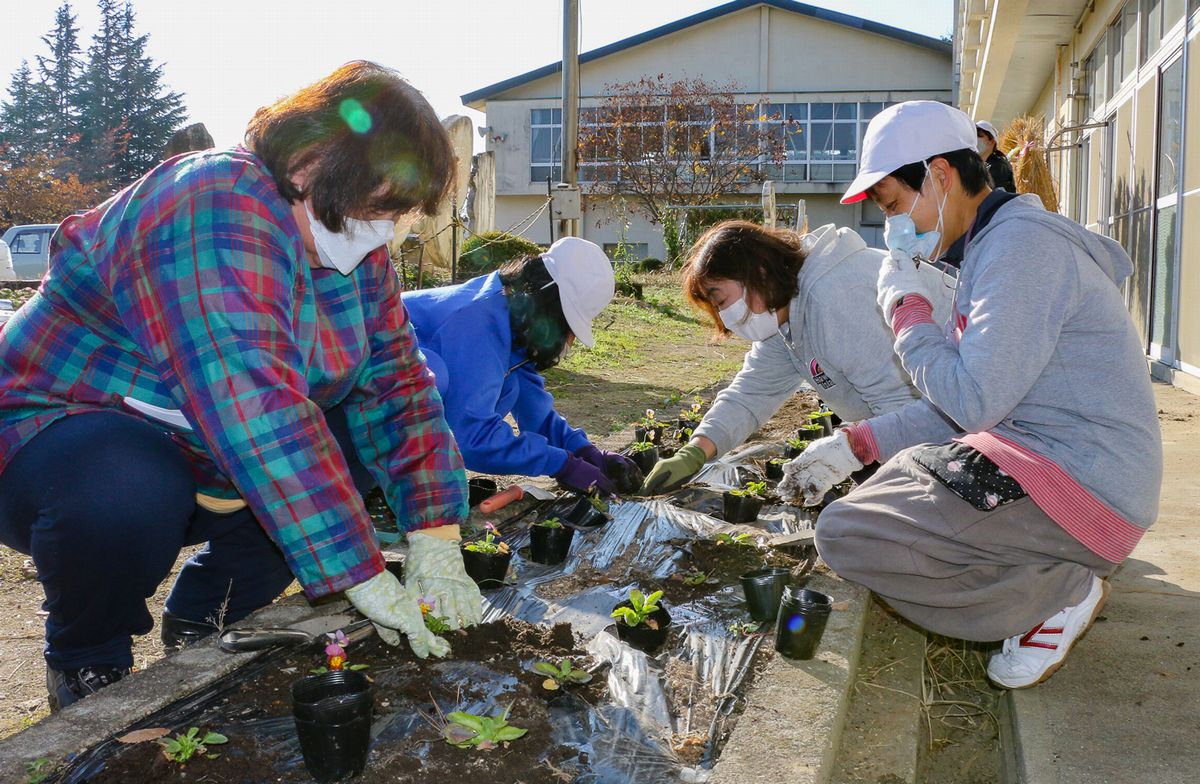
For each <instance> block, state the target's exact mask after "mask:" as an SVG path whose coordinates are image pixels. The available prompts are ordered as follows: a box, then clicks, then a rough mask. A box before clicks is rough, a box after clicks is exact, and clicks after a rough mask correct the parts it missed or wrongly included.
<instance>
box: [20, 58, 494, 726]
mask: <svg viewBox="0 0 1200 784" xmlns="http://www.w3.org/2000/svg"><path fill="white" fill-rule="evenodd" d="M453 171H454V151H453V148H452V147H451V145H450V139H449V137H448V135H447V134H446V131H445V130H444V129H443V127H442V125H441V122H440V121H439V120H438V116H437V114H436V113H435V112H434V110H433V109H432V107H430V105H429V103H428V102H427V101H426V100H425V98H424V97H422V96H421V94H420V93H419V92H417V90H415V89H414V88H413V87H412V86H411V85H409V84H408V83H407V82H405V81H404V80H403V79H401V78H400V77H399V76H398V75H397V74H396V73H394V72H393V71H390V70H388V69H385V68H382V67H380V66H378V65H375V64H373V63H367V62H353V63H349V64H347V65H345V66H342V67H341V68H339V69H337V70H336V71H334V72H333V73H332V74H330V75H329V76H326V77H325V78H323V79H321V80H320V81H318V82H316V83H315V84H312V85H310V86H308V87H305V88H303V89H301V90H300V91H299V92H297V93H296V94H294V95H291V96H288V97H286V98H283V99H281V100H280V101H278V102H277V103H275V104H274V105H272V106H270V107H268V108H264V109H260V110H259V112H258V113H257V114H256V115H255V116H254V118H253V119H252V120H251V121H250V124H249V127H248V128H247V132H246V141H245V146H239V147H236V148H233V149H228V150H210V151H205V152H199V153H191V154H186V155H181V156H178V157H175V158H171V159H170V160H167V161H165V162H164V163H162V164H160V165H159V166H157V167H156V168H155V169H153V170H152V171H150V172H149V173H148V174H146V175H145V176H144V177H142V178H141V179H140V180H138V181H137V182H135V183H133V184H132V185H130V186H129V187H127V188H125V189H124V190H123V191H121V192H120V193H118V194H117V195H116V196H114V197H112V198H111V199H110V200H108V201H107V202H105V203H104V204H102V205H100V206H99V207H96V208H95V209H93V210H91V211H89V212H87V213H85V214H83V215H79V216H73V217H70V218H68V219H67V220H66V221H64V222H63V224H62V226H61V227H60V228H59V229H58V231H57V232H56V233H55V235H54V239H53V242H52V250H51V255H50V267H49V271H48V272H47V273H46V277H45V278H44V279H43V281H42V285H41V289H40V290H39V292H38V293H37V294H36V295H35V296H34V297H33V298H32V299H31V300H30V301H29V302H28V303H27V304H26V305H25V307H23V308H22V309H21V310H20V311H19V312H18V313H17V314H16V315H15V316H14V317H13V318H12V320H11V321H9V323H8V324H6V325H5V327H4V329H3V331H0V542H3V543H4V544H5V545H7V546H9V547H12V548H14V549H15V550H17V551H19V552H22V553H25V554H27V555H30V556H31V557H32V559H33V563H34V565H35V566H36V567H37V572H38V580H39V581H41V583H42V586H43V588H44V589H45V592H46V602H45V604H44V607H45V609H46V610H47V612H48V615H47V618H46V647H45V657H46V664H47V686H48V689H49V692H50V706H51V708H52V709H53V710H57V709H59V708H61V707H63V706H65V705H69V704H71V703H73V702H76V701H77V700H79V699H81V698H83V697H85V696H87V695H88V694H91V693H93V692H95V691H96V690H98V689H101V688H103V687H105V686H108V685H109V684H111V683H113V682H115V681H118V680H120V679H121V678H122V677H124V676H125V675H126V674H128V673H129V671H130V667H131V666H132V664H133V659H132V655H131V652H130V651H131V639H132V636H133V635H140V634H146V633H147V632H149V631H150V629H151V628H152V627H153V620H152V618H151V616H150V613H149V612H148V611H147V608H146V599H147V598H148V597H150V596H152V595H153V594H154V592H155V590H156V589H157V588H158V585H159V583H160V582H161V581H162V580H163V578H164V577H166V576H167V575H168V574H169V573H170V571H171V569H172V567H173V565H174V564H175V561H176V558H177V557H178V555H179V551H180V549H181V548H182V547H183V546H185V545H191V544H199V543H203V542H206V543H207V544H206V546H205V548H204V549H203V550H202V551H201V552H200V553H199V554H198V555H196V556H195V557H193V558H192V559H191V560H189V561H188V562H187V563H186V565H185V566H184V567H183V569H182V571H181V572H180V574H179V577H178V579H177V580H176V582H175V585H174V587H173V588H172V590H171V593H170V595H169V596H168V598H167V601H166V611H165V612H164V614H163V633H164V642H167V643H168V644H181V643H183V642H186V641H188V640H189V639H195V638H197V637H199V636H202V635H204V634H207V633H211V632H212V631H214V630H215V628H216V624H217V623H218V622H222V623H232V622H235V621H237V620H240V619H241V618H243V617H245V616H246V615H248V614H249V613H250V612H252V611H253V610H255V609H257V608H259V607H262V606H263V605H266V604H269V603H270V602H271V601H272V600H273V599H275V597H276V596H278V595H279V594H280V593H281V592H282V591H283V590H284V588H286V587H287V585H288V584H289V583H290V582H291V581H292V580H293V579H296V580H299V582H300V585H301V587H302V588H303V589H304V592H305V594H306V595H307V596H308V597H309V598H312V599H316V598H320V597H323V596H327V595H329V594H335V593H338V592H342V591H344V592H345V594H346V596H347V598H349V600H350V601H351V602H352V603H353V604H354V606H355V607H357V608H358V609H359V610H360V611H361V612H362V613H363V614H364V615H366V616H367V617H368V618H370V619H371V620H372V621H374V622H375V625H376V627H377V628H378V630H379V634H380V636H381V637H382V638H383V639H384V640H385V641H386V642H388V643H390V644H393V645H396V644H398V643H399V640H400V633H403V634H404V635H406V636H407V637H408V642H409V645H410V646H411V647H412V650H413V652H414V653H415V654H416V655H417V656H428V655H429V654H434V655H437V656H442V655H445V654H446V653H447V652H448V650H449V646H448V644H447V643H446V641H445V640H443V639H441V638H440V637H437V636H435V635H433V634H431V633H430V632H429V631H428V630H427V629H426V628H425V625H424V623H423V619H422V616H421V610H420V608H419V606H418V604H417V597H418V596H423V595H428V596H432V597H434V599H435V601H436V603H437V604H438V612H439V615H445V616H446V617H447V619H448V620H449V623H450V624H451V625H452V626H459V625H465V624H471V623H477V622H478V621H479V619H480V616H481V612H482V607H481V598H480V595H479V591H478V589H477V588H476V587H475V584H474V583H473V582H472V581H471V579H470V578H469V577H468V576H467V575H466V572H465V570H464V568H463V564H462V556H461V554H460V551H459V547H458V544H457V539H458V524H459V523H460V522H461V521H462V520H464V519H465V517H466V511H467V502H466V499H467V492H466V474H465V472H464V470H463V466H462V460H461V459H460V457H459V454H458V450H457V449H456V448H455V446H454V441H453V438H452V437H451V434H450V430H449V428H448V427H447V426H446V422H445V419H444V418H443V415H442V404H441V400H440V399H439V397H438V394H437V391H436V389H435V388H434V385H433V381H432V380H431V379H430V378H429V374H428V371H427V369H426V368H425V365H424V363H422V362H421V357H420V354H419V352H418V350H417V344H416V340H415V338H414V336H413V332H412V327H411V325H410V324H409V321H408V317H407V315H406V313H405V310H404V306H403V303H402V301H401V299H400V283H399V279H398V277H397V275H396V272H395V270H394V269H393V267H392V264H391V260H390V258H389V255H388V251H387V248H386V247H385V246H386V244H387V242H388V240H389V239H390V237H391V236H392V234H393V232H394V231H395V226H396V224H397V223H398V222H399V223H402V224H405V225H407V224H408V223H410V222H411V221H412V220H413V219H414V218H415V217H416V216H417V215H419V214H422V213H424V214H433V213H434V212H435V211H436V209H437V207H438V205H439V203H440V202H441V201H442V199H443V196H444V194H445V193H446V191H447V189H448V188H449V187H450V185H451V182H452V180H453ZM363 466H365V467H366V469H367V470H365V471H362V470H361V469H362V468H363ZM356 468H357V469H359V470H360V471H361V473H363V474H364V475H366V476H367V477H368V479H367V481H369V482H371V483H378V484H379V485H380V486H381V487H382V489H383V491H384V494H385V496H386V497H387V500H388V503H389V505H390V506H391V508H392V509H393V511H394V512H395V513H396V517H397V522H398V525H399V526H401V528H402V529H404V530H407V531H409V532H410V533H409V534H408V543H409V557H408V561H407V563H406V576H407V581H408V583H407V585H401V584H400V582H399V581H398V580H397V579H396V578H395V577H394V576H393V575H392V574H391V572H388V571H386V570H385V569H384V560H383V556H382V555H381V553H380V550H379V544H378V542H377V540H376V538H375V533H374V529H373V527H372V525H371V519H370V517H369V516H368V514H367V510H366V508H365V506H364V504H363V499H362V495H361V492H362V491H363V490H364V489H365V488H364V487H362V486H356V484H355V481H354V479H353V478H352V477H353V473H352V472H354V471H355V469H356Z"/></svg>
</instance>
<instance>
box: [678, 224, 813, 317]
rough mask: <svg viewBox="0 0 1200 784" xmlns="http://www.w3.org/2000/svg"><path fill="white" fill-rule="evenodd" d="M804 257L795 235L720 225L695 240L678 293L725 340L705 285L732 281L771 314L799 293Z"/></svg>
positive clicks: (717, 313) (765, 229)
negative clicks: (798, 276) (762, 303)
mask: <svg viewBox="0 0 1200 784" xmlns="http://www.w3.org/2000/svg"><path fill="white" fill-rule="evenodd" d="M807 255H808V254H807V253H805V251H804V248H803V246H802V243H801V240H800V235H799V234H796V233H795V232H792V231H785V230H783V229H771V228H767V227H766V226H760V225H759V224H757V223H751V222H750V221H744V220H728V221H723V222H722V223H718V224H717V225H715V226H713V227H712V228H710V229H709V230H708V231H706V232H704V234H702V235H700V239H698V240H696V243H695V244H694V245H692V247H691V249H690V250H689V251H688V254H687V261H686V262H685V263H684V265H683V293H684V294H685V295H686V296H687V298H688V300H689V301H690V302H691V303H692V305H694V306H695V307H696V308H698V309H700V310H702V311H704V312H705V313H707V314H708V315H709V317H710V318H712V320H713V324H714V326H715V327H716V330H717V333H718V334H721V335H728V334H729V330H728V329H726V328H725V325H724V324H722V323H721V315H720V311H719V310H718V308H717V306H716V304H714V303H713V301H712V300H711V299H709V296H708V291H707V288H708V284H709V282H710V281H713V280H736V281H737V282H738V283H741V284H742V285H743V286H745V287H746V290H747V291H753V292H754V293H755V294H757V295H758V296H760V297H762V299H763V302H764V303H765V304H766V306H767V307H768V308H770V309H771V310H782V309H783V308H786V307H787V306H788V303H789V302H791V301H792V299H794V298H795V296H796V294H797V293H798V292H799V283H798V282H797V280H796V276H797V275H799V274H800V267H801V265H803V264H804V259H805V258H806V256H807Z"/></svg>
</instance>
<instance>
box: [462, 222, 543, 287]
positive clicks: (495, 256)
mask: <svg viewBox="0 0 1200 784" xmlns="http://www.w3.org/2000/svg"><path fill="white" fill-rule="evenodd" d="M541 252H542V247H541V246H540V245H538V244H537V243H536V242H530V241H529V240H527V239H525V238H524V237H518V236H516V235H514V234H506V233H505V232H502V231H485V232H484V233H483V234H472V235H471V236H470V237H468V238H467V240H466V242H464V243H463V245H462V252H460V253H459V254H458V274H459V278H460V279H461V278H464V277H475V276H477V275H484V274H487V273H489V272H494V271H495V270H497V269H499V268H500V266H501V265H502V264H504V263H506V262H509V261H512V260H513V259H519V258H521V257H522V256H536V255H538V254H540V253H541Z"/></svg>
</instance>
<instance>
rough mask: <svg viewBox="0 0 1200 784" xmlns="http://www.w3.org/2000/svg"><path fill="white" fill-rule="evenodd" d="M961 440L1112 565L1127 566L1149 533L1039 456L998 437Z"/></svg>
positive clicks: (989, 435) (972, 436) (975, 435)
mask: <svg viewBox="0 0 1200 784" xmlns="http://www.w3.org/2000/svg"><path fill="white" fill-rule="evenodd" d="M955 440H956V441H959V442H960V443H963V444H966V445H967V446H971V447H974V448H975V449H978V450H979V451H980V452H982V453H983V454H984V456H986V457H987V458H988V459H989V460H991V461H992V462H993V463H995V464H996V465H997V467H999V468H1000V470H1001V471H1003V472H1004V473H1006V474H1008V475H1009V476H1011V477H1012V478H1013V479H1016V480H1017V483H1018V484H1019V485H1021V488H1022V489H1023V490H1024V491H1025V492H1026V493H1029V497H1030V498H1031V499H1033V502H1034V503H1035V504H1037V505H1038V508H1039V509H1041V510H1042V511H1043V512H1045V513H1046V515H1047V516H1048V517H1049V518H1050V519H1051V520H1053V521H1054V522H1056V523H1058V524H1059V525H1060V526H1062V528H1063V530H1064V531H1066V532H1067V533H1069V534H1070V535H1071V536H1073V537H1075V539H1076V540H1077V541H1079V543H1080V544H1082V545H1083V546H1084V547H1086V548H1088V549H1089V550H1091V551H1092V552H1093V553H1095V554H1096V555H1098V556H1100V557H1101V558H1103V559H1104V560H1106V561H1111V562H1112V563H1120V562H1121V561H1123V560H1125V558H1126V557H1128V555H1129V554H1130V553H1132V552H1133V548H1134V547H1136V546H1137V543H1138V542H1139V541H1140V540H1141V538H1142V535H1143V534H1145V533H1146V529H1144V528H1139V527H1138V526H1136V525H1134V524H1133V523H1131V522H1129V521H1128V520H1126V519H1124V518H1123V517H1121V516H1120V515H1119V514H1117V513H1116V512H1114V511H1113V510H1112V509H1111V508H1110V507H1109V506H1108V505H1107V504H1105V503H1104V502H1103V501H1101V500H1100V499H1099V498H1096V497H1095V496H1094V495H1092V494H1091V493H1090V492H1088V490H1087V489H1086V488H1084V487H1083V485H1081V484H1079V483H1078V482H1076V481H1075V480H1074V479H1072V478H1071V476H1070V475H1069V474H1068V473H1067V472H1066V471H1064V470H1062V469H1061V468H1060V467H1059V466H1058V465H1057V464H1056V463H1054V462H1052V461H1051V460H1048V459H1047V458H1045V457H1042V456H1041V455H1039V454H1037V453H1036V452H1033V451H1031V450H1029V449H1026V448H1025V447H1023V446H1020V445H1019V444H1016V443H1014V442H1013V441H1010V440H1009V439H1007V438H1005V437H1003V436H1001V435H997V434H996V433H993V432H986V433H969V434H967V435H965V436H963V437H962V438H957V439H955Z"/></svg>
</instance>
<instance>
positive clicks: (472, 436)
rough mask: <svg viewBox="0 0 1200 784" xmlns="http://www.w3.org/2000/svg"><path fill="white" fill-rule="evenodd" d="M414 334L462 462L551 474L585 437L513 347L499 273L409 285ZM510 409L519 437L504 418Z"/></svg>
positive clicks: (484, 468) (494, 470)
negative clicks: (414, 288)
mask: <svg viewBox="0 0 1200 784" xmlns="http://www.w3.org/2000/svg"><path fill="white" fill-rule="evenodd" d="M404 306H405V307H406V308H407V309H408V314H409V318H411V319H412V325H413V329H414V330H415V331H416V333H417V343H418V345H419V346H420V348H421V352H422V353H423V354H424V355H425V361H426V362H427V363H428V365H429V369H430V371H432V373H433V375H434V378H435V379H436V381H437V388H438V392H440V393H441V395H442V400H443V401H444V403H445V407H446V421H447V422H448V423H449V424H450V429H451V431H453V433H454V438H455V440H457V441H458V448H459V450H460V451H461V452H462V456H463V462H464V463H466V466H467V468H469V469H471V470H472V471H479V472H481V473H486V474H523V475H525V476H539V475H542V474H554V473H556V472H557V471H558V470H559V469H561V468H562V467H563V464H564V463H565V462H566V461H567V456H568V455H569V454H573V453H574V452H576V451H577V450H579V449H581V448H583V447H584V446H587V444H588V439H587V435H586V434H585V433H584V432H583V431H582V430H580V429H578V428H573V427H571V426H570V425H568V424H567V420H565V419H563V417H562V415H561V414H559V413H558V412H557V411H555V410H554V398H553V397H552V396H551V395H550V393H549V392H547V391H546V383H545V381H544V380H543V379H542V377H541V375H540V374H538V372H537V371H535V370H534V369H533V366H532V365H531V364H530V363H527V362H526V361H525V352H524V350H523V349H519V348H516V347H514V346H513V342H512V330H511V328H510V327H509V321H508V298H507V297H505V296H504V285H503V284H502V283H501V282H500V276H499V275H498V274H497V273H494V272H493V273H492V274H490V275H483V276H480V277H478V278H472V279H471V280H468V281H467V282H466V283H460V284H458V285H456V286H443V287H441V288H436V289H423V290H420V291H409V292H405V294H404ZM510 413H511V414H512V416H513V419H514V420H516V422H517V426H518V427H519V428H520V434H519V435H518V434H517V433H516V432H514V431H513V428H512V426H511V425H509V423H507V422H505V421H504V418H505V416H507V415H508V414H510Z"/></svg>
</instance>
